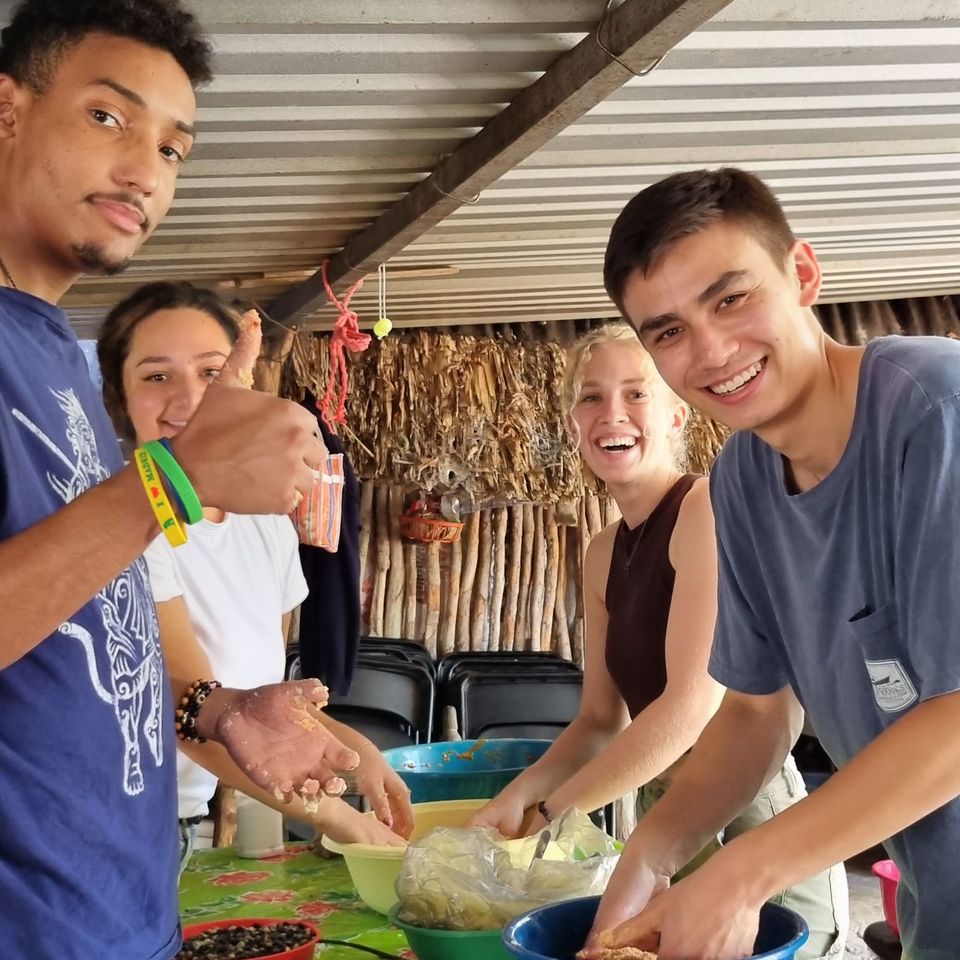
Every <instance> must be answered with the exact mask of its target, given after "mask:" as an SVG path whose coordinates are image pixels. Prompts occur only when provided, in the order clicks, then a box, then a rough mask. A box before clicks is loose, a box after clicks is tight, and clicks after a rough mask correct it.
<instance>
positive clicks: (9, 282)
mask: <svg viewBox="0 0 960 960" xmlns="http://www.w3.org/2000/svg"><path fill="white" fill-rule="evenodd" d="M0 270H2V271H3V278H4V280H5V281H6V283H7V286H8V287H12V288H13V289H14V290H19V289H20V288H19V287H18V286H17V285H16V283H15V282H14V279H13V277H12V276H11V274H10V271H9V270H8V269H7V265H6V264H5V263H4V262H3V257H0Z"/></svg>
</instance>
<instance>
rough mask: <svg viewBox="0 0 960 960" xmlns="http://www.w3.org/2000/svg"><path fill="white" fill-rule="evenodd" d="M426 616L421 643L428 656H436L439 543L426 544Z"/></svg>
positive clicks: (438, 610) (438, 607) (438, 612)
mask: <svg viewBox="0 0 960 960" xmlns="http://www.w3.org/2000/svg"><path fill="white" fill-rule="evenodd" d="M426 599H427V604H426V606H427V617H426V622H425V624H424V630H423V644H424V646H425V647H426V648H427V650H428V651H429V652H430V656H431V657H434V658H436V656H437V627H438V625H439V623H440V544H439V543H428V544H427V590H426Z"/></svg>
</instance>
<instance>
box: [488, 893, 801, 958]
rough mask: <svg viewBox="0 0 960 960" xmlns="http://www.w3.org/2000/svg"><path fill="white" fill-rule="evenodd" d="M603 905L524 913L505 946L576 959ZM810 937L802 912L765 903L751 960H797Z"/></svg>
mask: <svg viewBox="0 0 960 960" xmlns="http://www.w3.org/2000/svg"><path fill="white" fill-rule="evenodd" d="M599 903H600V898H599V897H581V898H580V899H578V900H564V901H563V902H562V903H552V904H550V906H548V907H540V908H539V909H537V910H531V911H529V912H528V913H522V914H520V916H519V917H514V919H513V920H511V921H510V923H508V924H507V926H506V928H505V929H504V931H503V942H504V945H505V946H506V948H507V950H508V951H509V952H510V954H511V955H512V956H514V957H518V958H519V960H573V958H574V956H575V954H576V952H577V951H578V950H579V949H580V948H581V947H582V946H583V944H584V941H586V939H587V934H588V933H590V928H591V927H592V926H593V920H594V917H596V915H597V905H598V904H599ZM809 936H810V930H809V928H808V927H807V922H806V921H805V920H804V919H803V917H801V916H800V914H799V913H795V912H794V911H793V910H788V909H787V908H786V907H781V906H778V905H777V904H775V903H765V904H764V905H763V906H762V907H761V908H760V929H759V932H758V933H757V940H756V943H755V944H754V946H753V949H754V953H753V955H752V958H751V960H795V958H796V956H797V951H798V950H799V949H800V948H801V947H802V946H803V945H804V944H805V943H806V942H807V938H808V937H809Z"/></svg>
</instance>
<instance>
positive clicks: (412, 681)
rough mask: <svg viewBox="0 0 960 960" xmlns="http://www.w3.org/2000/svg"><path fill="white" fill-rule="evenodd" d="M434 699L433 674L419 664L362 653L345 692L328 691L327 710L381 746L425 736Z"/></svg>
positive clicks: (424, 740) (420, 739)
mask: <svg viewBox="0 0 960 960" xmlns="http://www.w3.org/2000/svg"><path fill="white" fill-rule="evenodd" d="M433 701H434V683H433V677H432V676H431V674H430V673H429V672H428V670H427V669H426V668H425V667H424V666H423V665H421V664H417V663H406V662H403V661H400V660H398V661H395V662H390V661H387V660H385V659H383V658H381V657H368V656H366V655H364V654H363V653H361V654H360V655H359V656H358V658H357V666H356V670H355V672H354V677H353V684H352V685H351V687H350V692H349V693H348V694H345V695H333V696H331V697H330V702H329V703H328V704H327V707H326V712H327V713H328V714H329V715H330V716H331V717H333V718H334V719H335V720H339V721H340V722H341V723H345V724H347V726H349V727H352V728H353V729H355V730H357V731H358V732H359V733H362V734H363V735H364V736H365V737H367V738H368V739H369V740H371V741H373V743H375V744H376V745H377V746H378V747H380V749H381V750H386V749H389V748H390V747H400V746H406V745H409V744H411V743H428V742H429V740H430V734H431V733H432V730H433Z"/></svg>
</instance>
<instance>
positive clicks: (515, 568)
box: [500, 507, 523, 650]
mask: <svg viewBox="0 0 960 960" xmlns="http://www.w3.org/2000/svg"><path fill="white" fill-rule="evenodd" d="M506 512H507V513H508V514H509V516H510V546H509V549H508V550H507V561H506V562H507V564H508V567H507V586H506V600H505V602H504V607H503V628H502V630H501V634H500V646H501V648H502V649H503V650H513V649H514V645H515V644H516V637H517V600H518V598H519V596H520V565H521V556H520V551H521V545H522V543H523V507H510V508H509V509H508V510H507V511H506Z"/></svg>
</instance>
